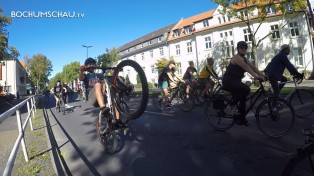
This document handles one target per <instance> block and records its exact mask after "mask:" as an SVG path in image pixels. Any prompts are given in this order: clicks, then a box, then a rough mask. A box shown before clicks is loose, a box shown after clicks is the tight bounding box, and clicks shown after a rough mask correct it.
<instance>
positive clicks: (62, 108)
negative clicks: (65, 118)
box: [60, 98, 65, 115]
mask: <svg viewBox="0 0 314 176" xmlns="http://www.w3.org/2000/svg"><path fill="white" fill-rule="evenodd" d="M60 105H61V106H60V107H61V112H62V114H63V115H65V103H64V101H63V100H62V98H60Z"/></svg>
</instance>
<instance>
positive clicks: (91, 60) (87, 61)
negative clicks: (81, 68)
mask: <svg viewBox="0 0 314 176" xmlns="http://www.w3.org/2000/svg"><path fill="white" fill-rule="evenodd" d="M89 63H94V64H96V60H95V59H93V58H91V57H89V58H87V59H86V60H85V64H84V65H85V66H86V65H87V64H89Z"/></svg>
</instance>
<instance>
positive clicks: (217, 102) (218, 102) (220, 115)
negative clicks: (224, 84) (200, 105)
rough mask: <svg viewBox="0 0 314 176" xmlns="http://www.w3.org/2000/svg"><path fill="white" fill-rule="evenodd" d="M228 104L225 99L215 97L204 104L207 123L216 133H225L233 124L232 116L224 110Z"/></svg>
mask: <svg viewBox="0 0 314 176" xmlns="http://www.w3.org/2000/svg"><path fill="white" fill-rule="evenodd" d="M228 102H229V100H228V99H227V98H225V97H223V96H217V97H213V98H212V99H211V100H209V101H208V102H207V103H206V108H205V115H206V118H207V122H208V124H209V125H210V126H211V127H213V128H214V129H215V130H217V131H226V130H228V129H230V128H231V127H232V126H233V125H234V124H235V121H234V118H233V115H232V114H231V113H230V112H228V111H227V109H226V108H227V106H228Z"/></svg>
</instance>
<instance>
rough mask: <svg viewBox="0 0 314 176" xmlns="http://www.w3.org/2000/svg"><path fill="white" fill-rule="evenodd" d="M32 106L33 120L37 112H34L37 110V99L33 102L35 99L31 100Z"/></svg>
mask: <svg viewBox="0 0 314 176" xmlns="http://www.w3.org/2000/svg"><path fill="white" fill-rule="evenodd" d="M31 106H32V108H31V111H32V117H33V118H35V112H34V109H36V108H35V99H34V100H33V98H31Z"/></svg>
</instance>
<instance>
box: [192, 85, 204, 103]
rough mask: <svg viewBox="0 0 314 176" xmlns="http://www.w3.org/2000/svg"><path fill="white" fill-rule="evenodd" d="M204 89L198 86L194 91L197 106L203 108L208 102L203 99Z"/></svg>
mask: <svg viewBox="0 0 314 176" xmlns="http://www.w3.org/2000/svg"><path fill="white" fill-rule="evenodd" d="M203 90H204V87H202V86H200V85H198V86H196V87H195V88H193V90H192V95H193V98H194V102H195V106H202V105H203V104H204V103H205V102H206V101H204V100H203V99H202V98H201V95H202V92H203Z"/></svg>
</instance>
